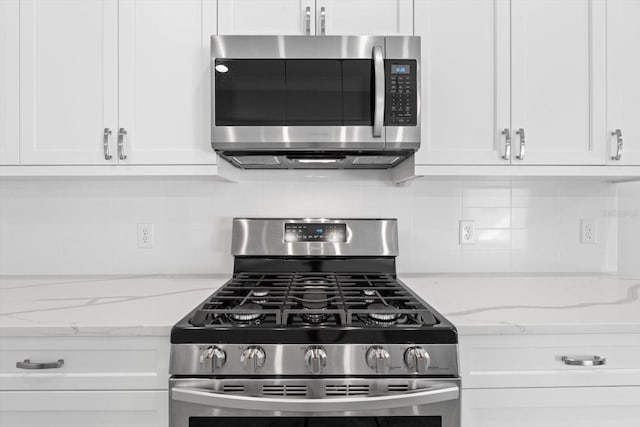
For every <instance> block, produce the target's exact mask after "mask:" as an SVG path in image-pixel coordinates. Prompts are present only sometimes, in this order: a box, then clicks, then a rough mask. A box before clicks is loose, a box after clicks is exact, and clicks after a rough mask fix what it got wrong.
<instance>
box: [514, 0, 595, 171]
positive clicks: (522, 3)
mask: <svg viewBox="0 0 640 427" xmlns="http://www.w3.org/2000/svg"><path fill="white" fill-rule="evenodd" d="M511 16H512V21H511V55H512V57H511V59H512V63H511V65H512V86H511V90H512V105H511V112H512V127H513V128H514V138H515V139H516V141H514V148H515V149H514V150H513V153H512V159H513V163H514V164H602V163H604V161H605V155H604V141H603V138H602V135H604V132H605V122H604V119H605V111H604V104H605V102H606V100H605V84H606V77H605V70H604V65H605V46H604V45H605V34H604V31H605V22H604V21H605V10H604V1H603V0H536V1H531V0H512V1H511ZM520 128H522V129H524V138H523V135H522V134H520V135H518V134H516V131H517V130H518V129H520ZM523 139H524V141H525V150H524V151H523V152H522V153H521V150H520V147H521V141H522V140H523ZM521 154H523V155H524V157H523V156H522V155H521ZM522 157H523V158H522Z"/></svg>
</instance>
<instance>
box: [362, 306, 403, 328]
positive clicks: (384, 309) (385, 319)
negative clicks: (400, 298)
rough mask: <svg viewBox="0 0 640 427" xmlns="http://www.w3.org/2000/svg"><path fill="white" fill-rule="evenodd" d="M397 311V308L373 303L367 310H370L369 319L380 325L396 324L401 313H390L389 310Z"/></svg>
mask: <svg viewBox="0 0 640 427" xmlns="http://www.w3.org/2000/svg"><path fill="white" fill-rule="evenodd" d="M393 309H397V307H394V306H389V305H385V304H381V303H373V304H369V305H368V306H367V310H370V312H369V313H367V314H368V316H369V319H371V320H372V321H374V322H380V323H385V324H386V323H394V322H395V321H396V320H397V319H398V317H399V313H393V312H389V310H393Z"/></svg>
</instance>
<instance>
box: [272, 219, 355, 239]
mask: <svg viewBox="0 0 640 427" xmlns="http://www.w3.org/2000/svg"><path fill="white" fill-rule="evenodd" d="M284 241H285V242H326V243H345V242H346V241H347V224H328V223H309V222H304V223H285V224H284Z"/></svg>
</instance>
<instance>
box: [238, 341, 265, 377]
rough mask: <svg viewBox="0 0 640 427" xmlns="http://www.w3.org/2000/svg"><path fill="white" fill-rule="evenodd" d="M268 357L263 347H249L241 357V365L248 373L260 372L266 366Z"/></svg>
mask: <svg viewBox="0 0 640 427" xmlns="http://www.w3.org/2000/svg"><path fill="white" fill-rule="evenodd" d="M265 358H266V355H265V354H264V350H263V349H262V347H257V346H252V347H248V348H247V349H246V350H245V351H243V352H242V355H241V356H240V363H241V364H242V366H243V367H244V369H246V370H247V371H251V372H258V370H259V369H260V368H262V367H263V366H264V359H265Z"/></svg>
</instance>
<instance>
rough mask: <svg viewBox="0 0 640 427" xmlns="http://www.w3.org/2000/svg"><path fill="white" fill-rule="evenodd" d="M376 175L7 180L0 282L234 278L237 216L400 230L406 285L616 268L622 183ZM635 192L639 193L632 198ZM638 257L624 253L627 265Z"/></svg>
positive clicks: (0, 219) (0, 206) (0, 198)
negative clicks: (469, 235) (592, 238)
mask: <svg viewBox="0 0 640 427" xmlns="http://www.w3.org/2000/svg"><path fill="white" fill-rule="evenodd" d="M376 173H377V172H362V174H357V173H355V172H350V173H346V172H335V173H322V172H283V173H275V172H274V173H264V172H260V173H254V174H250V175H249V174H248V175H247V176H246V180H245V181H244V182H242V183H228V182H221V181H216V180H213V179H212V178H209V177H195V178H185V177H179V178H178V177H158V178H149V177H146V178H108V179H107V178H86V177H83V178H47V179H40V178H13V179H4V180H3V181H2V182H0V274H5V275H7V274H107V273H125V274H129V273H142V274H144V273H210V272H229V271H230V269H231V266H232V257H231V256H230V255H229V247H230V235H231V218H233V217H234V216H250V217H260V216H267V217H307V216H326V217H331V216H335V217H394V218H396V217H397V218H398V220H399V228H400V253H401V255H400V257H399V259H398V269H399V271H401V272H512V271H513V272H610V271H616V269H617V256H618V250H619V247H618V239H619V236H618V230H617V225H618V219H619V218H618V215H616V214H615V212H616V209H617V195H616V193H617V187H616V185H615V184H607V183H597V182H590V181H566V180H564V181H557V182H556V181H527V182H521V181H513V182H512V181H509V180H502V181H467V180H451V181H430V180H418V181H414V182H413V183H412V184H411V185H405V186H394V185H392V184H391V183H389V181H388V180H387V179H384V177H382V178H381V177H380V176H378V175H376ZM626 191H627V190H624V193H625V194H626ZM633 191H634V192H635V193H634V194H635V195H637V194H638V191H639V190H638V186H637V185H636V186H634V187H633ZM461 218H465V219H471V220H475V221H476V233H477V243H476V244H475V245H469V246H461V245H460V244H459V242H458V221H459V220H460V219H461ZM583 218H586V219H594V220H596V223H597V227H598V230H597V243H594V244H580V219H583ZM635 220H636V221H637V219H635ZM138 223H153V224H154V247H153V248H152V249H140V248H138V247H137V238H136V237H137V236H136V234H137V224H138ZM630 246H631V243H629V244H627V243H625V244H621V246H620V249H621V250H623V251H627V252H629V253H631V251H630V250H629V247H630ZM630 256H631V255H629V254H625V258H624V259H625V262H626V263H631V261H630V258H629V257H630Z"/></svg>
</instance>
